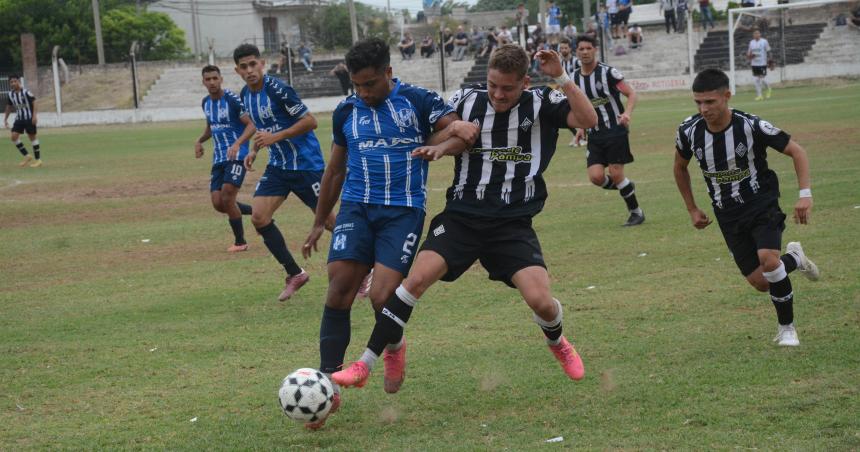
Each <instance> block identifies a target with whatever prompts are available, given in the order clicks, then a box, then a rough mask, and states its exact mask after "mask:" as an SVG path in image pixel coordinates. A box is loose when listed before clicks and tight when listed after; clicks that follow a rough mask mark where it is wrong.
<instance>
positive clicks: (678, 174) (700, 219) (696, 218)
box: [674, 151, 711, 229]
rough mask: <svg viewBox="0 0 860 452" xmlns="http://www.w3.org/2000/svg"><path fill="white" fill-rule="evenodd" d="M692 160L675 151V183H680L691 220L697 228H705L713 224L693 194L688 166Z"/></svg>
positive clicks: (680, 190) (680, 189)
mask: <svg viewBox="0 0 860 452" xmlns="http://www.w3.org/2000/svg"><path fill="white" fill-rule="evenodd" d="M689 165H690V161H689V160H687V159H685V158H684V157H682V156H681V154H680V153H678V152H677V151H676V152H675V166H674V173H675V183H676V184H677V185H678V191H679V192H681V197H682V198H684V204H685V205H686V206H687V212H688V213H689V214H690V221H692V223H693V227H695V228H696V229H704V228H706V227H708V225H709V224H711V219H710V218H708V215H707V214H706V213H705V212H704V211H702V209H700V208H699V207H698V206H697V205H696V198H695V197H694V196H693V188H692V185H691V184H690V171H688V170H687V167H688V166H689Z"/></svg>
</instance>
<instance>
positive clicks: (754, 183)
mask: <svg viewBox="0 0 860 452" xmlns="http://www.w3.org/2000/svg"><path fill="white" fill-rule="evenodd" d="M744 135H746V137H747V162H749V169H750V188H752V191H753V193H758V189H759V185H758V169H756V167H755V152H753V146H752V143H753V136H752V123H750V121H749V120H748V119H747V118H744Z"/></svg>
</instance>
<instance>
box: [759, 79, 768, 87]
mask: <svg viewBox="0 0 860 452" xmlns="http://www.w3.org/2000/svg"><path fill="white" fill-rule="evenodd" d="M761 84H762V86H764V88H765V89H769V88H770V85H768V84H767V81H766V80H765V79H761Z"/></svg>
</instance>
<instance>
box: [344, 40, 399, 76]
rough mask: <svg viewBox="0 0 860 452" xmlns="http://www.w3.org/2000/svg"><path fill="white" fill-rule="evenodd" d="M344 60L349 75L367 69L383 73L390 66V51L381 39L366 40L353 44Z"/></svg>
mask: <svg viewBox="0 0 860 452" xmlns="http://www.w3.org/2000/svg"><path fill="white" fill-rule="evenodd" d="M345 59H346V67H347V69H349V72H350V73H351V74H355V73H356V72H358V71H360V70H362V69H364V68H368V67H370V68H374V69H376V70H377V71H384V70H385V69H387V68H388V66H390V65H391V51H390V50H389V49H388V44H387V43H386V42H385V41H383V40H382V39H379V38H367V39H363V40H361V41H358V42H356V43H355V44H353V46H352V47H350V48H349V51H348V52H346V57H345Z"/></svg>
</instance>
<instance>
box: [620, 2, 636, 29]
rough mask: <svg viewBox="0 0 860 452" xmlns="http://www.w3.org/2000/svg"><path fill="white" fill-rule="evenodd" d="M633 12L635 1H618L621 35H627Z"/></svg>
mask: <svg viewBox="0 0 860 452" xmlns="http://www.w3.org/2000/svg"><path fill="white" fill-rule="evenodd" d="M632 12H633V0H618V22H619V24H618V25H619V27H620V28H621V30H620V31H621V35H622V36H623V35H625V34H627V22H629V21H630V14H631V13H632Z"/></svg>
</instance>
